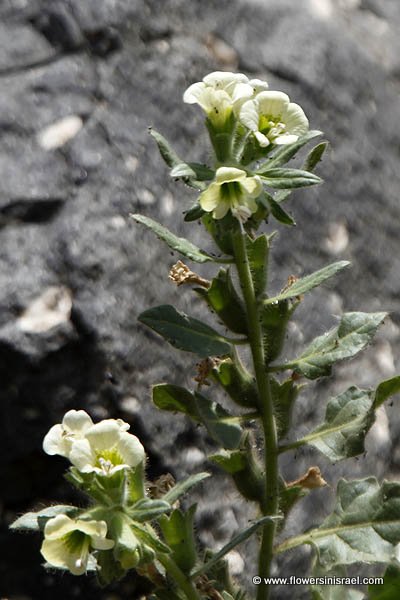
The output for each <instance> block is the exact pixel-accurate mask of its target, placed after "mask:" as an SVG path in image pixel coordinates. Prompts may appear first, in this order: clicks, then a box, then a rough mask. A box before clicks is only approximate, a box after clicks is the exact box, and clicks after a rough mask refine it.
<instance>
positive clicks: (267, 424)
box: [233, 226, 278, 600]
mask: <svg viewBox="0 0 400 600" xmlns="http://www.w3.org/2000/svg"><path fill="white" fill-rule="evenodd" d="M245 235H246V234H245V232H244V230H243V227H242V226H241V231H240V232H237V233H235V235H234V238H233V242H234V250H235V260H236V268H237V271H238V275H239V280H240V284H241V287H242V291H243V298H244V301H245V304H246V313H247V325H248V330H249V342H250V348H251V353H252V358H253V365H254V373H255V376H256V382H257V388H258V397H259V407H258V408H259V411H260V415H261V423H262V427H263V432H264V452H265V456H264V461H265V462H264V464H265V490H264V499H263V503H262V512H263V514H264V515H271V516H272V515H276V514H277V512H278V437H277V431H276V425H275V419H274V413H273V403H272V396H271V388H270V381H269V375H268V373H267V369H266V366H265V357H264V346H263V334H262V329H261V325H260V314H259V303H258V302H257V298H256V295H255V292H254V285H253V279H252V276H251V270H250V265H249V260H248V255H247V248H246V238H245ZM274 535H275V523H274V522H268V523H266V524H265V525H264V527H263V532H262V541H261V548H260V554H259V565H258V575H259V576H260V577H262V578H263V577H269V575H270V570H271V562H272V558H273V544H274ZM269 592H270V589H269V586H267V585H260V586H259V587H258V590H257V600H268V598H269Z"/></svg>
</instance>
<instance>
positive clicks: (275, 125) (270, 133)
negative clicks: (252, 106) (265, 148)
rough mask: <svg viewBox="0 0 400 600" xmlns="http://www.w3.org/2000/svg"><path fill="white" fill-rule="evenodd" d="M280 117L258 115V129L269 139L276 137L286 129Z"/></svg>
mask: <svg viewBox="0 0 400 600" xmlns="http://www.w3.org/2000/svg"><path fill="white" fill-rule="evenodd" d="M281 118H282V117H281V115H260V118H259V121H258V130H259V131H260V132H261V133H263V134H264V135H265V136H267V137H268V138H269V139H274V138H276V137H278V136H279V135H281V134H282V133H283V132H284V131H285V129H286V125H285V123H282V121H281Z"/></svg>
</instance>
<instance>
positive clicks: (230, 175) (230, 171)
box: [215, 167, 247, 185]
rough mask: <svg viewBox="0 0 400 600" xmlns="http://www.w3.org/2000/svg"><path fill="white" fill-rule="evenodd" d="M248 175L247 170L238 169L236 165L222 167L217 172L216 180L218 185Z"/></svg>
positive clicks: (239, 179)
mask: <svg viewBox="0 0 400 600" xmlns="http://www.w3.org/2000/svg"><path fill="white" fill-rule="evenodd" d="M246 177H247V174H246V171H242V169H236V168H235V167H220V168H219V169H217V172H216V173H215V181H216V182H217V184H218V185H222V184H223V183H229V182H230V181H242V179H245V178H246Z"/></svg>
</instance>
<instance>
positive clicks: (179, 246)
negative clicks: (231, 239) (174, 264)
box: [130, 214, 214, 263]
mask: <svg viewBox="0 0 400 600" xmlns="http://www.w3.org/2000/svg"><path fill="white" fill-rule="evenodd" d="M130 216H131V217H132V219H134V220H135V221H136V222H137V223H141V224H142V225H144V226H145V227H147V229H150V230H151V231H152V232H153V233H155V234H156V236H157V237H158V238H159V239H160V240H162V241H163V242H165V243H166V244H167V246H169V247H170V248H171V249H172V250H175V251H176V252H179V254H182V255H183V256H186V257H187V258H190V259H191V260H193V261H194V262H198V263H205V262H210V261H211V262H213V261H214V259H213V257H212V256H210V255H209V254H207V253H206V252H203V250H200V248H198V247H197V246H195V245H194V244H192V242H189V240H187V239H185V238H181V237H178V236H177V235H175V234H174V233H172V232H171V231H169V230H168V229H167V228H166V227H164V226H163V225H160V223H157V221H153V219H150V217H145V216H143V215H138V214H135V215H133V214H131V215H130Z"/></svg>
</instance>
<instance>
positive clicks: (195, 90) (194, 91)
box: [183, 81, 207, 104]
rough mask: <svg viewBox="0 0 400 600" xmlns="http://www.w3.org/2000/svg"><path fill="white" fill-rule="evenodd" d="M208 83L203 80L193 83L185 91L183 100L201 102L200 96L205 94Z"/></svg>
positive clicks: (193, 102) (190, 102) (187, 102)
mask: <svg viewBox="0 0 400 600" xmlns="http://www.w3.org/2000/svg"><path fill="white" fill-rule="evenodd" d="M206 87H207V86H206V84H205V83H203V82H202V81H198V82H197V83H192V85H190V86H189V87H188V88H187V90H186V91H185V93H184V94H183V101H184V102H185V103H186V104H196V103H199V98H201V97H202V95H203V94H204V90H205V89H206Z"/></svg>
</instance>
